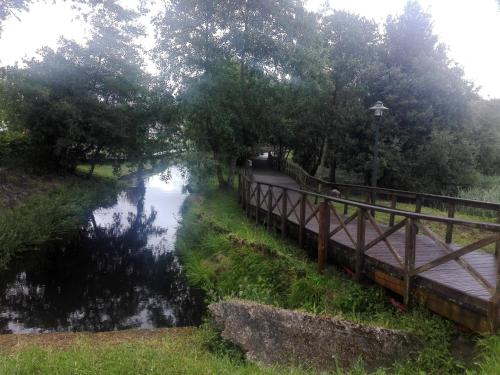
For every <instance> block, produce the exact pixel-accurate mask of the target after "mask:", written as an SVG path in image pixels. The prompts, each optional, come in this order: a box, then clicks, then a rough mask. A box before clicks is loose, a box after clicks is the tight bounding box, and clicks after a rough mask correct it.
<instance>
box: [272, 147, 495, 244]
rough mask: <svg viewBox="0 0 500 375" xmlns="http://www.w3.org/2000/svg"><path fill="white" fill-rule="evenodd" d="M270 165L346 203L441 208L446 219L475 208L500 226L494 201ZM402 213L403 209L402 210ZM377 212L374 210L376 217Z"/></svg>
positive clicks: (288, 163) (274, 162) (290, 165)
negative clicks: (333, 191) (362, 182)
mask: <svg viewBox="0 0 500 375" xmlns="http://www.w3.org/2000/svg"><path fill="white" fill-rule="evenodd" d="M270 159H271V163H272V165H273V167H274V168H275V169H279V170H281V171H282V172H284V173H286V174H288V175H289V176H290V177H292V178H293V179H295V180H296V181H297V182H298V183H299V184H300V186H301V188H303V189H305V190H311V191H314V192H317V193H322V194H324V193H327V191H329V190H331V189H337V190H338V191H339V192H340V196H341V197H342V198H344V199H347V200H358V201H359V200H360V198H361V197H362V199H363V200H364V201H365V202H367V203H370V204H371V205H374V206H380V205H381V203H382V202H383V203H388V204H389V206H384V205H382V206H384V207H389V208H391V209H397V206H398V204H400V203H409V204H412V205H414V207H415V210H414V212H415V213H420V212H421V211H422V207H430V208H438V209H441V210H444V211H445V212H446V213H447V217H449V218H454V217H455V214H456V212H457V210H458V209H460V208H473V209H476V210H478V211H479V215H478V216H482V217H494V218H495V220H496V222H497V223H499V224H500V204H499V203H491V202H482V201H477V200H472V199H463V198H457V197H450V196H444V195H435V194H426V193H417V192H412V191H405V190H397V189H387V188H379V187H372V186H365V185H356V184H343V183H335V182H329V181H325V180H322V179H319V178H316V177H314V176H311V175H310V174H309V173H307V172H306V171H305V170H304V169H303V168H301V167H300V166H299V165H297V164H295V163H293V162H291V161H288V160H287V161H285V162H283V163H281V164H280V163H278V161H277V159H275V158H272V156H271V157H270ZM399 210H401V211H406V210H402V209H401V208H399ZM375 212H376V211H372V214H373V216H375ZM389 225H391V226H392V225H394V214H390V218H389ZM452 241H453V223H452V222H448V223H447V228H446V236H445V243H446V244H450V243H451V242H452ZM499 251H500V244H497V245H496V253H497V254H498V252H499Z"/></svg>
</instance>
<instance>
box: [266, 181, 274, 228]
mask: <svg viewBox="0 0 500 375" xmlns="http://www.w3.org/2000/svg"><path fill="white" fill-rule="evenodd" d="M268 189H269V190H268V193H269V194H268V196H267V230H268V231H271V230H272V228H273V223H272V221H273V187H272V186H271V185H268Z"/></svg>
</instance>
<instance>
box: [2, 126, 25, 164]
mask: <svg viewBox="0 0 500 375" xmlns="http://www.w3.org/2000/svg"><path fill="white" fill-rule="evenodd" d="M29 147H30V145H29V138H28V137H27V136H26V134H23V133H21V132H17V131H0V166H2V165H3V166H5V165H12V164H16V163H19V162H20V161H21V160H25V161H28V160H26V159H27V157H26V154H27V150H28V149H29Z"/></svg>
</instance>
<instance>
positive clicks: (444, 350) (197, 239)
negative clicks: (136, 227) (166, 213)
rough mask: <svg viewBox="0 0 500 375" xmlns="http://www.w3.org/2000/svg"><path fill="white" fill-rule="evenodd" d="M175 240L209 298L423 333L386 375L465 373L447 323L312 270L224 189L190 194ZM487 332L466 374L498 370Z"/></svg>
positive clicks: (338, 275)
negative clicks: (419, 344) (410, 356)
mask: <svg viewBox="0 0 500 375" xmlns="http://www.w3.org/2000/svg"><path fill="white" fill-rule="evenodd" d="M177 244H178V248H179V251H180V254H181V257H182V260H183V262H184V264H185V267H186V269H187V274H188V278H189V280H190V281H191V282H192V283H194V284H196V285H198V286H200V287H201V288H203V289H204V290H205V291H206V293H207V296H208V299H209V300H210V301H214V300H218V299H220V298H224V297H228V296H234V297H239V298H245V299H250V300H255V301H259V302H263V303H268V304H272V305H275V306H280V307H284V308H293V309H301V310H306V311H309V312H313V313H316V314H328V315H335V316H340V317H344V318H346V319H349V320H353V321H357V322H362V323H366V324H370V325H376V326H382V327H389V328H398V329H403V330H406V331H410V332H413V333H415V334H417V335H422V336H423V337H426V344H427V346H426V348H425V349H424V350H423V351H422V352H421V354H420V355H419V356H418V357H417V358H415V359H414V360H413V361H409V362H398V361H395V364H394V366H393V368H392V369H390V372H391V373H397V374H416V373H417V374H418V373H421V374H453V373H465V372H466V370H465V367H467V366H466V364H464V363H461V362H460V360H459V359H456V358H454V356H453V355H452V352H451V350H450V346H451V343H452V341H453V340H454V338H456V337H457V335H459V333H458V332H457V331H456V329H455V328H454V326H453V324H452V323H450V322H448V321H445V320H444V319H441V318H440V317H438V316H436V315H433V314H431V313H429V312H427V311H424V310H423V309H420V308H415V309H413V310H412V311H410V312H407V313H401V312H399V311H398V310H396V309H395V308H394V307H393V306H392V305H391V304H390V303H389V301H388V300H389V296H388V295H386V293H385V292H384V291H383V290H382V289H381V288H378V287H376V286H373V285H360V284H358V283H355V282H354V281H352V280H351V279H350V278H349V277H347V276H346V275H344V273H343V272H341V271H339V270H337V269H335V268H329V269H327V270H326V272H325V273H324V274H321V275H320V274H318V273H317V272H316V266H315V264H314V263H312V262H311V261H309V260H308V259H307V258H306V257H305V255H304V254H303V252H302V251H301V250H300V249H298V248H297V247H296V246H294V245H293V244H291V243H288V242H283V241H282V240H281V239H278V238H277V237H275V236H274V235H272V234H269V233H268V232H267V231H266V230H265V229H264V228H263V227H261V226H257V225H255V224H253V223H251V222H249V221H248V220H247V219H246V217H245V216H244V215H243V214H242V211H241V209H240V208H239V206H238V205H237V201H236V197H235V196H233V195H232V194H228V193H227V192H221V191H217V190H213V189H212V190H208V191H206V192H205V193H204V194H203V195H200V196H196V197H192V198H191V199H190V201H189V202H188V203H187V209H186V212H185V216H184V221H183V224H182V227H181V229H180V230H179V233H178V240H177ZM492 337H493V338H489V339H485V340H482V341H481V343H482V344H481V345H482V347H483V351H482V353H483V355H484V358H481V359H478V364H477V365H476V367H474V366H472V368H469V369H468V370H467V371H468V373H470V374H472V373H485V374H487V373H495V372H494V371H497V372H496V373H500V372H498V371H499V370H500V367H499V365H498V363H496V360H495V358H496V356H498V355H500V350H498V343H497V341H498V338H497V336H492ZM467 365H471V364H467ZM479 366H483V367H484V370H481V369H480V367H479ZM485 366H489V367H488V368H486V367H485ZM358 371H359V370H358ZM491 371H493V372H491ZM380 373H385V372H384V371H381V372H380Z"/></svg>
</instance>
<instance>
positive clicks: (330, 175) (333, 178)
mask: <svg viewBox="0 0 500 375" xmlns="http://www.w3.org/2000/svg"><path fill="white" fill-rule="evenodd" d="M329 165H330V172H329V173H328V179H329V180H330V181H331V182H337V176H336V174H337V173H336V172H337V158H335V156H333V157H332V158H331V160H330V164H329Z"/></svg>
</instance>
